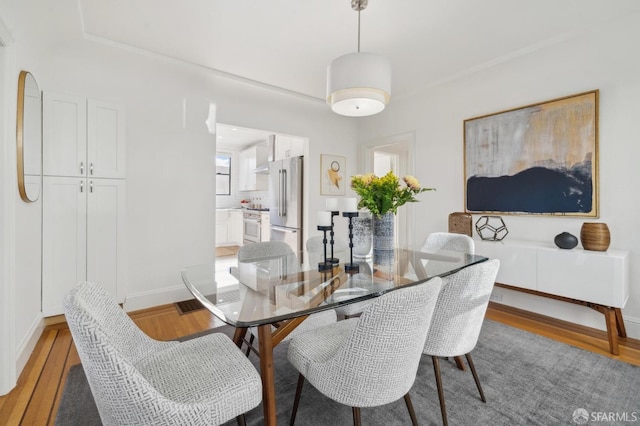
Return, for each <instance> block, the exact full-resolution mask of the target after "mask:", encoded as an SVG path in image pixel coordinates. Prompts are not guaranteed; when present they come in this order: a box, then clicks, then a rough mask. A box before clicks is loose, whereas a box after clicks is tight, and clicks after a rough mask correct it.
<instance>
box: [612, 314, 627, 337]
mask: <svg viewBox="0 0 640 426" xmlns="http://www.w3.org/2000/svg"><path fill="white" fill-rule="evenodd" d="M613 310H614V311H615V313H616V326H617V327H618V336H620V337H627V330H626V329H625V328H624V319H622V310H621V309H620V308H613Z"/></svg>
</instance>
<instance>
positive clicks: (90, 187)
mask: <svg viewBox="0 0 640 426" xmlns="http://www.w3.org/2000/svg"><path fill="white" fill-rule="evenodd" d="M89 192H91V193H93V181H92V180H91V181H89Z"/></svg>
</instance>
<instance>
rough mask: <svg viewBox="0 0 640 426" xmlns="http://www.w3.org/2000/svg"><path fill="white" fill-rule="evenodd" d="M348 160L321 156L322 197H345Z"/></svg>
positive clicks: (335, 156)
mask: <svg viewBox="0 0 640 426" xmlns="http://www.w3.org/2000/svg"><path fill="white" fill-rule="evenodd" d="M346 171H347V159H346V157H342V156H340V155H326V154H321V155H320V195H345V194H346V188H347V185H348V184H349V183H348V181H347V179H346Z"/></svg>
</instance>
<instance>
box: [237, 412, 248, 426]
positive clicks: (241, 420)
mask: <svg viewBox="0 0 640 426" xmlns="http://www.w3.org/2000/svg"><path fill="white" fill-rule="evenodd" d="M236 421H237V422H238V426H246V425H247V423H246V422H245V420H244V414H240V415H239V416H238V417H236Z"/></svg>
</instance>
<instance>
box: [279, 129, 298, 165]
mask: <svg viewBox="0 0 640 426" xmlns="http://www.w3.org/2000/svg"><path fill="white" fill-rule="evenodd" d="M274 153H275V154H274V159H275V160H276V161H277V160H282V159H284V158H291V157H299V156H301V155H304V144H303V140H302V139H301V138H295V137H293V136H281V135H277V136H276V138H275V142H274Z"/></svg>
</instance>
